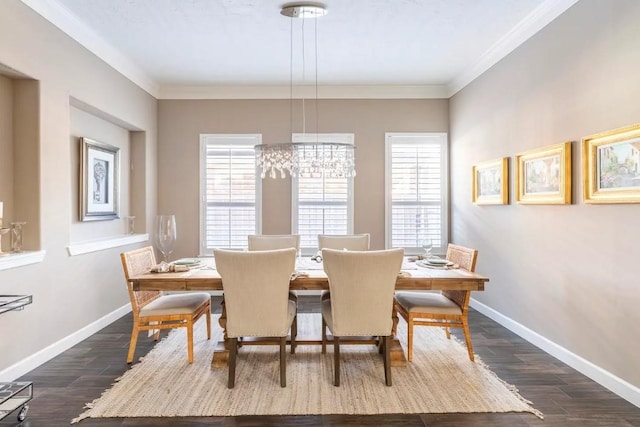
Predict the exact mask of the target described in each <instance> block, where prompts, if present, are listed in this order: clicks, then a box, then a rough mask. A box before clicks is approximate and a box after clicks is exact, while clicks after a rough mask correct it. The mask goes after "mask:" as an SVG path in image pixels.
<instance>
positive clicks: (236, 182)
mask: <svg viewBox="0 0 640 427" xmlns="http://www.w3.org/2000/svg"><path fill="white" fill-rule="evenodd" d="M261 141H262V137H261V135H201V136H200V165H201V167H200V181H201V185H200V193H201V197H200V200H201V202H200V217H201V219H200V248H201V252H202V254H203V255H211V254H212V253H213V249H214V248H234V249H240V248H246V247H247V236H248V235H249V234H259V233H260V229H261V227H260V217H261V213H260V206H261V199H260V195H261V191H260V190H261V179H260V175H259V174H258V173H257V170H256V166H255V151H254V148H253V147H254V146H255V145H257V144H261V143H262V142H261Z"/></svg>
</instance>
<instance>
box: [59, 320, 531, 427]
mask: <svg viewBox="0 0 640 427" xmlns="http://www.w3.org/2000/svg"><path fill="white" fill-rule="evenodd" d="M212 321H213V322H214V325H217V317H215V316H214V319H213V320H212ZM320 324H321V320H320V315H319V314H299V315H298V328H299V335H301V336H302V335H309V334H311V333H312V331H316V333H318V334H319V331H320ZM204 326H205V325H204V322H203V321H199V322H198V323H197V327H196V331H195V332H194V346H195V348H194V352H195V353H194V355H195V360H194V363H193V364H192V365H189V364H188V363H187V360H186V359H187V349H186V341H187V340H186V333H185V330H184V329H181V330H174V331H172V332H171V333H170V334H169V335H168V336H167V337H166V338H165V339H164V340H162V341H161V342H160V343H158V344H157V345H156V346H155V347H154V348H153V349H152V350H151V351H150V352H149V353H148V354H147V356H145V357H144V358H143V359H142V361H141V362H140V363H137V364H135V365H134V366H133V367H132V368H131V369H130V370H129V371H127V372H126V373H125V374H124V375H123V376H122V377H120V378H119V379H118V380H116V383H115V384H114V385H113V386H112V387H111V388H110V389H108V390H106V391H105V392H104V393H103V395H102V396H101V397H100V398H99V399H96V400H95V401H94V402H92V403H90V404H88V405H87V408H89V409H88V410H87V411H85V412H84V413H83V414H81V415H80V416H79V417H78V418H76V419H74V420H73V421H72V423H75V422H78V421H80V420H82V419H84V418H88V417H91V418H101V417H179V416H234V415H311V414H398V413H400V414H406V413H448V412H460V413H469V412H530V413H532V414H535V415H537V416H538V417H540V418H542V414H541V413H540V412H539V411H537V410H536V409H534V408H532V407H531V406H530V405H529V403H530V402H528V401H526V400H525V399H523V398H522V397H521V396H520V395H519V394H518V392H517V390H516V389H515V388H514V387H513V386H510V385H509V384H506V383H505V382H503V381H502V380H500V379H499V378H498V377H497V376H496V375H495V374H494V373H493V372H492V371H490V370H489V369H488V368H487V367H486V366H485V365H484V363H482V361H481V360H479V358H478V357H477V356H476V361H475V363H473V362H471V361H469V359H468V356H467V350H466V348H465V347H464V345H463V344H461V343H460V342H457V341H456V340H454V339H451V340H447V339H446V337H445V334H444V331H443V330H442V329H441V328H433V327H417V328H415V329H414V340H415V341H414V356H413V363H407V366H406V367H398V368H392V378H393V386H392V387H387V386H385V384H384V369H383V364H382V358H381V357H380V356H379V354H378V352H377V349H376V348H375V347H374V346H367V345H359V346H344V347H342V348H341V350H342V351H341V356H342V359H341V360H342V363H341V368H342V370H341V386H340V387H334V386H333V350H332V348H331V346H329V347H328V348H327V354H325V355H322V354H321V353H320V346H298V348H297V349H296V354H294V355H291V354H288V359H287V387H286V388H281V387H280V377H279V370H278V369H279V368H278V367H279V365H278V363H279V362H278V347H277V346H247V347H243V348H241V349H240V352H239V354H238V363H237V368H236V385H235V388H234V389H232V390H229V389H227V375H228V371H227V369H213V370H212V369H211V368H210V362H211V355H212V352H213V348H214V346H215V343H216V342H217V341H218V340H219V339H220V337H221V334H222V331H221V330H220V328H216V327H214V328H213V330H214V331H216V333H213V334H212V335H213V336H212V339H211V340H210V341H207V340H206V332H205V330H204ZM398 335H399V337H400V340H401V343H402V345H403V347H404V348H405V349H406V342H405V340H406V324H405V323H404V321H402V320H401V321H400V323H399V325H398ZM287 350H288V348H287Z"/></svg>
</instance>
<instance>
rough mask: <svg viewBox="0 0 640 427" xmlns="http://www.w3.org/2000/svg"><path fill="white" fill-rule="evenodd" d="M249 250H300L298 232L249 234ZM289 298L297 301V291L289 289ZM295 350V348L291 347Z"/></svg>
mask: <svg viewBox="0 0 640 427" xmlns="http://www.w3.org/2000/svg"><path fill="white" fill-rule="evenodd" d="M247 243H248V249H249V250H250V251H271V250H274V249H287V248H295V249H296V251H298V252H299V251H300V235H299V234H250V235H249V236H248V239H247ZM289 298H290V299H291V300H292V301H295V302H296V304H297V303H298V293H297V292H296V291H289ZM293 350H294V351H295V349H293Z"/></svg>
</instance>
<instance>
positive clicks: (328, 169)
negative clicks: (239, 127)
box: [255, 3, 356, 178]
mask: <svg viewBox="0 0 640 427" xmlns="http://www.w3.org/2000/svg"><path fill="white" fill-rule="evenodd" d="M280 13H281V14H282V15H284V16H288V17H289V18H291V62H290V73H291V76H290V96H291V99H290V110H291V133H293V21H294V20H295V19H300V20H301V26H302V30H301V34H302V78H303V80H304V78H305V71H306V70H305V58H304V53H305V52H304V51H305V37H304V36H305V32H304V20H305V19H309V18H310V19H313V21H314V43H315V52H314V53H315V102H316V110H315V111H316V138H315V139H316V140H315V141H314V142H286V143H279V144H261V145H256V146H255V150H256V165H257V166H258V167H259V168H260V169H261V176H262V178H266V177H267V176H269V177H270V178H277V177H278V175H279V176H280V177H281V178H285V177H286V175H287V172H288V173H289V175H290V176H292V177H321V176H324V177H332V178H343V177H344V178H350V177H354V176H355V175H356V170H355V154H354V150H355V147H354V146H353V144H346V143H337V142H324V141H321V140H319V138H318V29H317V22H316V19H317V18H319V17H322V16H324V15H326V14H327V9H326V8H325V7H324V5H322V4H319V3H304V4H295V5H285V6H284V7H283V8H282V10H281V11H280ZM302 133H303V134H305V133H306V114H305V99H304V97H303V98H302Z"/></svg>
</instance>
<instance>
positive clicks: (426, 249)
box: [422, 239, 433, 259]
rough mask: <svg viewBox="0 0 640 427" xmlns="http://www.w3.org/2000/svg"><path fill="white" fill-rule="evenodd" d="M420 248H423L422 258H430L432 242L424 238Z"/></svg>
mask: <svg viewBox="0 0 640 427" xmlns="http://www.w3.org/2000/svg"><path fill="white" fill-rule="evenodd" d="M422 249H423V250H424V259H429V258H431V250H432V249H433V243H431V239H424V240H423V241H422Z"/></svg>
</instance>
